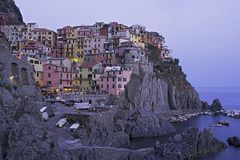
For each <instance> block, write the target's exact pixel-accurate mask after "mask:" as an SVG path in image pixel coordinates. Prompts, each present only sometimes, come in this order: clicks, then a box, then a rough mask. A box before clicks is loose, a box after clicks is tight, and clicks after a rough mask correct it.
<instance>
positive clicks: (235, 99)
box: [131, 87, 240, 160]
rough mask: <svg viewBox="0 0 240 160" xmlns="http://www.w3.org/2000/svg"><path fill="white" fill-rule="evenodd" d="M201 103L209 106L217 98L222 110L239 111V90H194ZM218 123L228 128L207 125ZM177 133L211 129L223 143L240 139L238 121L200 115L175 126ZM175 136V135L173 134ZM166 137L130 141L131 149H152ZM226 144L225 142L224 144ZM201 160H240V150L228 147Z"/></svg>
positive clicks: (218, 88)
mask: <svg viewBox="0 0 240 160" xmlns="http://www.w3.org/2000/svg"><path fill="white" fill-rule="evenodd" d="M196 90H197V91H198V93H199V96H200V98H201V100H202V101H207V102H208V103H209V104H211V103H212V101H213V100H214V99H215V98H219V99H220V101H221V103H222V105H223V107H224V109H226V110H240V88H237V87H235V88H234V87H232V88H226V87H225V88H223V87H221V88H220V87H199V88H196ZM218 121H229V122H230V125H229V126H228V127H209V124H212V123H216V122H218ZM175 127H176V130H177V133H184V132H186V131H187V129H188V128H190V127H195V128H198V129H199V130H201V131H202V130H203V129H204V128H211V130H212V132H213V134H214V135H215V137H216V138H217V139H219V140H221V141H223V142H226V140H227V138H228V137H231V136H238V137H240V119H234V118H230V117H226V116H222V115H219V116H208V115H202V116H199V117H195V118H192V119H190V120H188V121H186V122H183V123H179V124H175ZM174 134H175V133H174ZM169 136H171V135H166V136H162V137H155V138H141V139H135V140H133V141H132V146H131V147H132V148H136V149H137V148H145V147H152V146H153V145H154V144H155V142H156V141H157V140H158V141H160V142H162V143H165V142H167V141H168V137H169ZM226 143H227V142H226ZM202 160H240V148H234V147H232V146H228V147H227V148H226V149H225V150H223V151H220V152H218V153H217V154H215V155H212V156H209V157H205V158H203V159H202Z"/></svg>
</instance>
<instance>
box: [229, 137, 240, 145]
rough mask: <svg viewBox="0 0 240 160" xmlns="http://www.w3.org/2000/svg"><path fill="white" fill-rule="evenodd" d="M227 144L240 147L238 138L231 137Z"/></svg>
mask: <svg viewBox="0 0 240 160" xmlns="http://www.w3.org/2000/svg"><path fill="white" fill-rule="evenodd" d="M227 142H228V144H229V145H231V146H234V147H240V139H239V138H238V137H229V138H228V139H227Z"/></svg>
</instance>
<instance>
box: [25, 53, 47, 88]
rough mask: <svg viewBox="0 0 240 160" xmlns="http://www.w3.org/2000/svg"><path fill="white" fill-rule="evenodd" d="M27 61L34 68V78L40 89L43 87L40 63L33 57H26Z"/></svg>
mask: <svg viewBox="0 0 240 160" xmlns="http://www.w3.org/2000/svg"><path fill="white" fill-rule="evenodd" d="M27 61H28V63H30V64H31V65H32V66H33V67H34V71H35V73H34V77H35V79H36V81H37V83H38V84H39V86H40V87H44V81H43V64H42V62H41V61H40V60H38V59H36V58H33V57H28V58H27Z"/></svg>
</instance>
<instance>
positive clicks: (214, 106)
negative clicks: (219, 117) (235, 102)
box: [210, 99, 223, 112]
mask: <svg viewBox="0 0 240 160" xmlns="http://www.w3.org/2000/svg"><path fill="white" fill-rule="evenodd" d="M222 109H223V107H222V104H221V102H220V100H219V99H215V100H213V103H212V105H211V106H210V110H211V111H214V112H216V111H220V110H222Z"/></svg>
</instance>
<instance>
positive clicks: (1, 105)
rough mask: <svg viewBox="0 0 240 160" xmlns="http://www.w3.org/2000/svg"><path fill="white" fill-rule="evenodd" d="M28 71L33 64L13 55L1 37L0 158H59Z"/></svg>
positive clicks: (38, 91)
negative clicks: (43, 119)
mask: <svg viewBox="0 0 240 160" xmlns="http://www.w3.org/2000/svg"><path fill="white" fill-rule="evenodd" d="M12 67H14V68H12ZM12 72H14V77H15V78H16V79H15V78H13V79H12V78H10V77H11V76H12V74H13V73H12ZM31 72H33V68H32V66H31V65H29V64H27V63H25V62H21V61H20V60H18V59H16V58H15V57H13V56H12V55H11V53H10V51H9V49H8V44H7V42H6V41H5V40H4V39H2V38H0V128H1V129H0V160H5V159H9V160H15V159H18V160H21V159H22V160H25V159H29V160H33V159H40V158H42V159H48V158H49V159H60V158H61V157H60V156H59V153H58V152H57V151H58V148H57V145H56V143H55V140H54V137H53V135H52V134H51V133H50V132H49V129H48V128H47V127H46V125H45V124H44V123H43V122H42V120H41V115H40V112H39V109H40V108H41V105H40V104H39V103H38V102H39V99H41V97H40V90H39V88H38V87H36V86H35V80H34V79H31V78H32V77H31ZM17 74H18V75H17ZM26 74H28V75H29V76H26ZM26 79H28V81H26Z"/></svg>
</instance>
